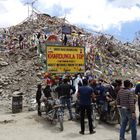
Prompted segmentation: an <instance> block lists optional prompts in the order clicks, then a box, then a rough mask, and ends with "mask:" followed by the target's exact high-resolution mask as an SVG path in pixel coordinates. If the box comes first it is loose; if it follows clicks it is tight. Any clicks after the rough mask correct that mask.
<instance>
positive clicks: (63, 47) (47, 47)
mask: <svg viewBox="0 0 140 140" xmlns="http://www.w3.org/2000/svg"><path fill="white" fill-rule="evenodd" d="M49 48H53V49H54V48H58V49H62V50H63V49H77V50H80V49H82V51H83V52H82V54H83V57H84V58H83V65H82V64H81V65H80V64H79V65H80V66H81V71H80V70H79V71H78V70H75V71H68V70H66V71H65V70H62V71H59V70H58V71H53V70H50V69H49V66H48V65H49V59H48V54H49V53H48V51H49V50H48V49H49ZM63 52H65V51H63ZM57 60H58V59H56V61H57ZM74 60H75V61H76V62H75V63H74V64H75V65H78V64H77V63H78V62H77V61H78V60H77V59H74ZM58 61H59V60H58ZM56 65H59V63H56ZM80 66H79V69H80ZM55 67H57V66H55ZM63 67H64V66H63ZM71 67H73V66H71ZM77 67H78V66H77ZM82 67H83V69H82ZM85 69H86V55H85V47H83V46H76V47H75V46H58V45H46V71H47V72H50V73H55V74H64V73H71V74H74V73H84V72H85Z"/></svg>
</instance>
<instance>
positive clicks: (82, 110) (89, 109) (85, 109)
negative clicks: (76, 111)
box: [80, 105, 93, 133]
mask: <svg viewBox="0 0 140 140" xmlns="http://www.w3.org/2000/svg"><path fill="white" fill-rule="evenodd" d="M85 112H86V113H87V117H88V125H89V131H90V132H92V131H93V124H92V118H91V113H92V107H91V105H81V106H80V116H81V120H80V122H81V132H83V133H84V131H85V122H84V120H85Z"/></svg>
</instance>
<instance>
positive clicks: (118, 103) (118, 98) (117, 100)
mask: <svg viewBox="0 0 140 140" xmlns="http://www.w3.org/2000/svg"><path fill="white" fill-rule="evenodd" d="M116 102H117V107H120V96H119V93H118V94H117V99H116Z"/></svg>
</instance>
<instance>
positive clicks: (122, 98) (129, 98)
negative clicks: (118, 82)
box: [117, 80, 137, 140]
mask: <svg viewBox="0 0 140 140" xmlns="http://www.w3.org/2000/svg"><path fill="white" fill-rule="evenodd" d="M130 88H131V82H130V81H129V80H125V81H124V87H123V88H121V89H120V90H119V92H118V94H117V105H118V107H119V110H120V113H121V128H120V137H119V138H120V140H125V131H126V126H127V123H128V122H130V128H131V136H132V139H131V140H137V128H136V108H135V96H134V93H133V92H131V90H130Z"/></svg>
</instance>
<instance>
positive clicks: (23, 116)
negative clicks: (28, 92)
mask: <svg viewBox="0 0 140 140" xmlns="http://www.w3.org/2000/svg"><path fill="white" fill-rule="evenodd" d="M79 130H80V124H79V122H77V121H68V119H67V118H65V120H64V131H63V132H60V130H59V125H52V124H51V123H50V122H49V121H47V120H46V119H45V118H43V117H39V116H37V112H36V111H32V112H28V111H24V112H22V113H17V114H12V113H9V112H7V113H0V140H56V139H57V140H69V139H70V140H72V139H73V140H84V139H88V140H118V136H119V125H108V124H98V125H97V128H96V133H95V134H93V135H90V134H88V133H89V132H88V127H87V123H86V132H85V133H86V134H85V135H80V134H79V133H78V132H79ZM126 138H127V140H131V135H130V133H127V134H126ZM138 139H140V128H138Z"/></svg>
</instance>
